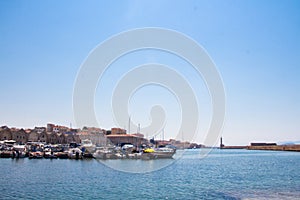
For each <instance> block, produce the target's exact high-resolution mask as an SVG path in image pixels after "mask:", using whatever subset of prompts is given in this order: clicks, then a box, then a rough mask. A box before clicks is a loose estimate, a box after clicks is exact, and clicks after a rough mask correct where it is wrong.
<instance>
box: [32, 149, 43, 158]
mask: <svg viewBox="0 0 300 200" xmlns="http://www.w3.org/2000/svg"><path fill="white" fill-rule="evenodd" d="M43 157H44V153H43V152H41V151H35V152H33V151H31V152H29V159H32V158H34V159H40V158H43Z"/></svg>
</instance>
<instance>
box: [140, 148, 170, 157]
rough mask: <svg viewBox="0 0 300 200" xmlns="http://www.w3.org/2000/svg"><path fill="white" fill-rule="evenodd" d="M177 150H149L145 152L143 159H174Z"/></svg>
mask: <svg viewBox="0 0 300 200" xmlns="http://www.w3.org/2000/svg"><path fill="white" fill-rule="evenodd" d="M175 153H176V149H174V148H169V147H160V148H147V149H144V150H143V154H142V159H161V158H173V155H174V154H175Z"/></svg>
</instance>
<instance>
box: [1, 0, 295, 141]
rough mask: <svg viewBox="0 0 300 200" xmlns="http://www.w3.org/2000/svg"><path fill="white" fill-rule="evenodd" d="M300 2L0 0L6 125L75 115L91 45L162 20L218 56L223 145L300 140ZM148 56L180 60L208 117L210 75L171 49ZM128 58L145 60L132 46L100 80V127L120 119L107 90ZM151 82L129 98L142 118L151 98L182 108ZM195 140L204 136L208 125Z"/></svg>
mask: <svg viewBox="0 0 300 200" xmlns="http://www.w3.org/2000/svg"><path fill="white" fill-rule="evenodd" d="M299 8H300V3H299V1H296V0H295V1H291V0H287V1H283V0H282V1H258V0H257V1H255V0H254V1H87V2H82V1H75V2H74V1H57V2H54V1H43V2H40V1H0V67H1V73H0V91H1V95H0V97H1V98H0V110H1V111H0V124H1V125H8V126H16V127H34V126H35V125H39V126H41V125H45V124H46V123H47V122H53V123H57V124H63V125H69V123H73V124H75V122H74V119H73V111H72V94H73V86H74V82H75V79H76V75H77V73H78V71H79V68H80V65H81V64H82V62H83V61H84V59H85V58H86V57H87V56H88V54H89V52H90V51H91V50H93V49H94V48H95V47H96V46H97V45H98V44H99V43H101V42H103V41H104V40H105V39H107V38H109V37H111V36H112V35H115V34H117V33H119V32H122V31H126V30H129V29H133V28H143V27H161V28H168V29H173V30H176V31H179V32H182V33H183V34H185V35H188V36H189V37H191V38H193V39H194V40H195V41H197V42H198V43H199V44H200V45H202V46H203V47H204V48H205V49H206V51H207V52H208V54H209V55H210V56H211V58H212V59H213V60H214V62H215V64H216V66H217V68H218V70H219V72H220V74H221V76H222V78H223V81H224V86H225V90H226V98H227V101H226V120H225V124H224V129H223V133H222V135H223V138H224V142H225V143H226V144H248V143H249V142H252V141H272V142H273V141H275V142H277V141H285V140H287V141H289V140H299V139H300V125H299V121H300V93H299V91H300V80H299V77H300V66H299V63H300V56H299V55H300V54H299V52H300V36H299V35H300V13H299ZM137 55H138V53H137ZM143 56H144V57H145V60H147V59H148V60H147V61H151V62H153V61H156V62H157V61H159V62H164V63H168V64H172V65H174V67H175V69H176V70H178V71H179V72H180V73H182V74H183V75H184V76H185V77H187V79H189V80H190V81H191V85H192V86H193V88H194V89H195V90H196V92H197V94H199V95H198V97H197V98H198V100H199V105H200V107H201V108H202V113H200V115H201V119H202V120H203V121H204V124H208V123H209V118H210V113H209V107H210V105H209V100H208V97H209V96H208V95H207V94H205V92H203V91H205V85H204V84H203V81H202V80H197V77H194V74H193V72H192V70H191V71H188V70H185V69H186V68H183V67H182V66H183V65H184V63H181V62H180V61H178V62H174V60H176V59H174V58H170V56H168V55H161V54H158V53H157V52H156V53H155V52H154V53H153V52H150V51H148V52H144V53H143V54H141V57H143ZM130 59H131V60H130ZM131 62H132V63H134V64H135V63H136V64H142V63H143V60H142V59H140V60H139V59H137V56H136V57H134V55H133V56H129V57H128V58H127V60H126V59H124V60H123V62H122V60H121V61H120V62H119V64H118V63H116V64H115V66H111V67H110V69H109V70H108V71H107V77H106V78H105V77H104V79H103V80H104V83H105V84H106V85H105V84H104V85H102V86H101V85H100V86H99V87H98V88H97V92H96V95H95V99H96V104H95V109H96V112H97V117H98V119H99V122H100V125H101V126H102V127H103V128H110V127H112V126H114V124H113V120H112V117H111V113H110V111H109V101H110V99H109V98H108V97H110V94H111V89H112V88H113V84H114V81H117V80H118V78H119V75H121V74H122V73H121V72H123V71H126V70H127V69H129V67H130V66H131V65H133V64H132V63H131ZM126 63H130V64H129V65H127V66H125V64H126ZM176 64H177V66H176ZM181 64H182V65H181ZM123 65H124V68H122V69H121V66H123ZM126 67H127V68H126ZM125 69H126V70H125ZM197 86H199V87H197ZM101 87H103V88H102V91H101ZM144 89H145V90H140V91H138V92H137V93H136V96H134V97H133V99H132V103H131V104H130V106H129V107H130V109H131V110H132V112H133V113H136V114H135V117H133V118H135V119H134V120H135V122H136V123H141V124H142V125H143V124H146V123H147V120H148V113H147V112H149V111H147V110H149V109H148V107H149V105H151V104H153V103H162V104H164V103H166V102H172V103H167V104H168V105H167V106H165V107H166V110H167V111H168V112H171V111H173V110H176V108H178V105H176V100H174V98H173V97H171V95H170V94H169V93H168V92H165V93H164V95H161V96H162V97H161V98H153V95H155V94H157V93H160V92H162V91H161V88H156V89H155V88H154V87H148V88H144ZM202 93H203V94H202ZM146 94H152V96H151V97H148V96H147V95H146ZM101 96H104V97H106V98H103V99H102V98H101ZM100 99H101V100H100ZM145 100H147V101H146V102H147V103H145V104H144V102H145ZM160 101H161V102H160ZM141 102H142V103H141ZM106 104H108V105H107V106H106ZM146 104H147V105H146ZM173 104H174V107H172V105H173ZM206 104H207V106H206ZM168 106H169V107H168ZM139 110H142V112H139ZM168 112H167V113H168ZM173 114H174V115H178V114H180V113H179V112H177V111H174V113H172V114H171V115H172V116H173ZM205 116H207V118H206V117H205ZM169 118H170V122H168V126H169V127H170V128H169V129H168V128H166V131H165V132H172V131H173V129H172V127H173V128H174V127H176V124H177V123H176V120H178V119H177V118H174V119H173V118H172V117H169ZM124 126H125V127H126V125H124ZM207 126H208V125H203V127H202V129H201V128H200V129H201V130H205V129H206V128H207ZM166 134H167V133H166ZM170 137H171V136H170ZM196 140H197V142H202V141H203V136H201V133H200V134H199V137H198V138H197V139H196Z"/></svg>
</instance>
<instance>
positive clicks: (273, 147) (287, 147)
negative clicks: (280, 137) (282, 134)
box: [247, 145, 300, 152]
mask: <svg viewBox="0 0 300 200" xmlns="http://www.w3.org/2000/svg"><path fill="white" fill-rule="evenodd" d="M247 149H248V150H270V151H298V152H300V145H270V146H247Z"/></svg>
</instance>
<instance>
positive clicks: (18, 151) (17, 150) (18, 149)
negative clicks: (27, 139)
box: [13, 145, 27, 158]
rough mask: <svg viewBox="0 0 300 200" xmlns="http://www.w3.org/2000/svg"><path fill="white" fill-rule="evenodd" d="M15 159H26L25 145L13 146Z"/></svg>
mask: <svg viewBox="0 0 300 200" xmlns="http://www.w3.org/2000/svg"><path fill="white" fill-rule="evenodd" d="M13 149H14V152H13V158H25V157H26V151H27V148H26V146H25V145H14V146H13Z"/></svg>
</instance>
